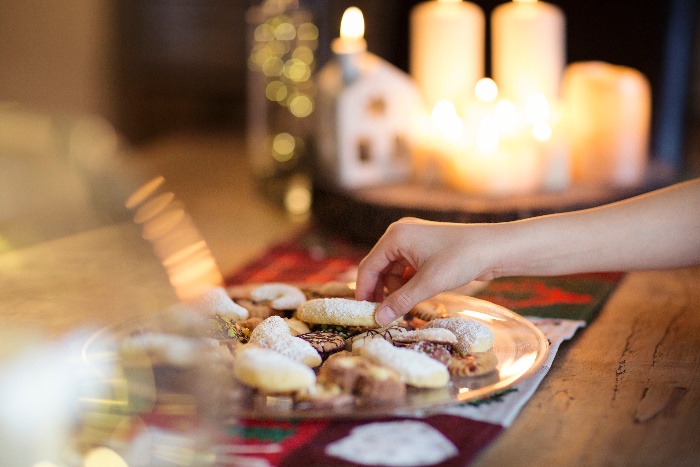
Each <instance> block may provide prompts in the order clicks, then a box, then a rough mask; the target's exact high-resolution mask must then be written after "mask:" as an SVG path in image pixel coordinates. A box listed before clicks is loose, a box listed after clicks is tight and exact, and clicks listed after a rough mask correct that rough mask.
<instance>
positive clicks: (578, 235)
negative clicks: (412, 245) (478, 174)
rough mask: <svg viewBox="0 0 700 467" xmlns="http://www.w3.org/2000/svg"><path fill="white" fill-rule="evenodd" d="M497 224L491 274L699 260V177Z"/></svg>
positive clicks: (657, 265)
mask: <svg viewBox="0 0 700 467" xmlns="http://www.w3.org/2000/svg"><path fill="white" fill-rule="evenodd" d="M500 226H501V227H502V228H500V229H499V230H498V233H497V235H498V236H500V237H501V238H502V241H501V243H500V247H501V248H502V250H501V251H500V252H499V253H497V254H496V255H494V257H495V258H497V260H496V261H497V262H496V264H494V265H493V266H492V271H493V275H494V276H503V275H558V274H570V273H577V272H589V271H613V270H635V269H661V268H671V267H681V266H688V265H692V264H700V180H694V181H691V182H686V183H683V184H680V185H676V186H673V187H670V188H667V189H663V190H659V191H657V192H653V193H649V194H646V195H642V196H639V197H636V198H632V199H629V200H625V201H621V202H619V203H613V204H610V205H606V206H603V207H599V208H593V209H588V210H583V211H578V212H574V213H566V214H556V215H551V216H543V217H538V218H532V219H527V220H523V221H518V222H512V223H509V224H500ZM496 244H497V245H498V242H496Z"/></svg>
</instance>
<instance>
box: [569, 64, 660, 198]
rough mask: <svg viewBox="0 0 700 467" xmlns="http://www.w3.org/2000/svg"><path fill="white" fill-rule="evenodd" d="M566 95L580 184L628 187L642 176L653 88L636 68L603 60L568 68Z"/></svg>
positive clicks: (576, 176)
mask: <svg viewBox="0 0 700 467" xmlns="http://www.w3.org/2000/svg"><path fill="white" fill-rule="evenodd" d="M563 96H564V103H565V106H566V119H567V122H568V124H567V130H568V135H569V140H570V142H571V154H572V164H573V177H574V181H575V182H577V183H593V184H613V185H620V186H629V185H634V184H637V183H639V182H640V181H641V180H642V178H643V177H644V172H645V168H646V164H647V160H648V154H649V151H648V145H649V129H650V122H651V87H650V85H649V82H648V80H647V78H646V77H645V76H644V75H643V74H642V73H640V72H639V71H637V70H634V69H632V68H627V67H623V66H616V65H611V64H608V63H604V62H578V63H574V64H571V65H569V66H568V67H567V69H566V72H565V74H564V81H563Z"/></svg>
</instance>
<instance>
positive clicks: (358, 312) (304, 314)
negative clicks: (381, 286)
mask: <svg viewBox="0 0 700 467" xmlns="http://www.w3.org/2000/svg"><path fill="white" fill-rule="evenodd" d="M378 306H379V304H378V303H374V302H368V301H364V300H363V301H358V300H351V299H348V298H315V299H313V300H309V301H307V302H306V303H304V304H303V305H301V306H300V307H299V308H298V309H297V312H296V315H295V316H296V318H298V319H300V320H302V321H304V322H305V323H313V324H339V325H342V326H371V327H379V325H378V324H377V321H376V320H375V319H374V314H375V312H376V311H377V307H378Z"/></svg>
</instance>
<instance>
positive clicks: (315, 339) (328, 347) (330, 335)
mask: <svg viewBox="0 0 700 467" xmlns="http://www.w3.org/2000/svg"><path fill="white" fill-rule="evenodd" d="M297 337H299V338H300V339H304V340H305V341H306V342H308V343H309V344H311V346H312V347H313V348H315V349H316V350H317V351H318V353H319V355H321V358H322V359H323V360H325V359H326V358H328V356H330V355H331V354H334V353H336V352H339V351H341V350H343V349H344V348H345V338H344V337H343V336H341V335H340V334H336V333H334V332H329V331H314V332H307V333H306V334H299V336H297Z"/></svg>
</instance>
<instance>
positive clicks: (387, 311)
mask: <svg viewBox="0 0 700 467" xmlns="http://www.w3.org/2000/svg"><path fill="white" fill-rule="evenodd" d="M375 319H376V320H377V323H379V324H381V325H382V326H384V325H385V324H389V323H391V322H392V321H394V320H395V319H396V314H395V313H394V310H392V309H391V308H389V307H388V306H383V307H381V308H380V309H379V310H377V316H376V318H375Z"/></svg>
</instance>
